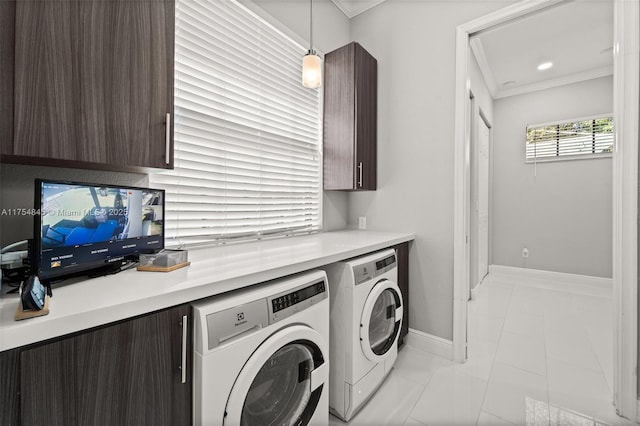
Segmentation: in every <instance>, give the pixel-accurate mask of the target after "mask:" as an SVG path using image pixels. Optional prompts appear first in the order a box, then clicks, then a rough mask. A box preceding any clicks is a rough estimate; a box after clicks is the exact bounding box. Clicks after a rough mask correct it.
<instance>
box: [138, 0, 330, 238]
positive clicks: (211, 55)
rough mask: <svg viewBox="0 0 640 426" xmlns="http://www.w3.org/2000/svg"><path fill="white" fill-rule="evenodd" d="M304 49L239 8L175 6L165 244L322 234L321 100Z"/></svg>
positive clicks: (223, 3)
mask: <svg viewBox="0 0 640 426" xmlns="http://www.w3.org/2000/svg"><path fill="white" fill-rule="evenodd" d="M305 52H306V50H305V48H304V47H302V46H300V45H299V44H297V43H296V42H294V41H292V40H291V39H290V38H289V37H287V36H286V35H284V34H283V33H281V32H280V31H278V30H277V29H276V28H274V27H273V26H272V25H270V24H269V23H267V22H265V21H264V20H263V19H262V18H260V17H258V16H257V15H255V14H254V13H253V12H251V11H249V10H248V9H246V8H245V7H244V6H242V5H240V4H239V3H237V2H236V1H232V0H216V1H194V0H178V1H177V2H176V41H175V137H174V153H175V154H174V166H175V168H174V170H173V171H167V172H160V173H157V174H153V175H152V176H150V181H151V183H152V184H153V185H155V186H157V187H161V188H164V189H166V192H167V196H166V206H167V212H166V221H165V226H166V233H167V243H168V244H169V245H170V244H171V241H169V239H171V238H175V239H176V240H178V241H179V242H180V243H187V244H189V243H191V244H193V243H205V242H210V241H213V240H227V239H232V238H235V239H237V238H248V239H257V238H262V237H263V236H266V235H274V234H295V233H304V232H311V231H315V230H318V229H320V227H321V215H320V193H321V187H320V182H321V175H320V174H321V164H322V163H321V150H320V147H321V145H320V141H321V98H320V91H319V90H312V89H307V88H304V87H303V86H302V83H301V75H302V65H301V63H302V57H303V55H304V54H305Z"/></svg>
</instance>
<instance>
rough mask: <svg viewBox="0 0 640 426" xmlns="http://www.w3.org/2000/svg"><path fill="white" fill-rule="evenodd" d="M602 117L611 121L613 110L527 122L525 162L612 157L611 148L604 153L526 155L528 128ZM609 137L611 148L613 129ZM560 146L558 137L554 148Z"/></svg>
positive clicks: (613, 137) (613, 145) (613, 146)
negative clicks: (576, 116)
mask: <svg viewBox="0 0 640 426" xmlns="http://www.w3.org/2000/svg"><path fill="white" fill-rule="evenodd" d="M602 118H610V119H611V120H612V122H613V112H607V113H602V114H594V115H588V116H584V117H578V118H570V119H564V120H554V121H548V122H544V123H534V124H527V125H526V126H525V132H524V133H525V143H524V159H525V164H535V163H549V162H556V161H573V160H594V159H600V158H611V157H613V150H612V151H611V152H604V153H603V152H600V153H585V154H567V155H560V154H558V155H555V156H544V157H537V156H533V157H528V156H527V145H528V138H527V133H528V130H529V129H530V128H538V127H551V126H560V125H562V124H567V123H575V122H580V121H589V120H597V119H602ZM613 125H614V126H615V123H613ZM611 137H612V139H613V141H612V142H613V144H612V149H614V148H615V131H614V132H612V133H611ZM560 146H561V143H560V139H559V138H558V139H556V147H557V148H556V149H557V150H558V151H557V152H559V149H560Z"/></svg>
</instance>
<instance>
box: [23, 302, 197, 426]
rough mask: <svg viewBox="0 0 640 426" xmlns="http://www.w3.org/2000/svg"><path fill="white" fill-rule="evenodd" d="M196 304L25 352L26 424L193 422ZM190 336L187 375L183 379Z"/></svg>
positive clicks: (24, 413)
mask: <svg viewBox="0 0 640 426" xmlns="http://www.w3.org/2000/svg"><path fill="white" fill-rule="evenodd" d="M190 309H191V308H190V306H188V305H183V306H178V307H175V308H171V309H168V310H164V311H160V312H157V313H153V314H149V315H145V316H142V317H139V318H135V319H132V320H127V321H124V322H120V323H117V324H114V325H109V326H106V327H102V328H99V329H96V330H92V331H88V332H83V333H81V334H78V335H74V336H72V337H68V338H63V339H61V340H57V341H54V342H52V343H47V344H44V345H41V346H37V347H34V348H30V349H26V350H22V351H21V353H20V367H21V368H20V410H21V423H22V424H23V425H30V426H31V425H32V426H36V425H64V426H72V425H78V426H80V425H94V426H98V425H110V426H111V425H155V426H157V425H171V426H176V425H190V424H191V388H192V385H191V365H190V360H191V359H192V355H191V354H192V344H191V337H190V336H191V333H190V332H188V334H187V339H186V342H183V318H186V319H187V324H188V330H191V324H190V321H189V318H190V317H191V315H190ZM183 344H186V349H187V351H186V358H185V359H186V360H187V361H189V362H188V363H187V367H186V382H185V383H183V381H182V370H181V368H182V367H181V366H182V363H183V351H182V348H183Z"/></svg>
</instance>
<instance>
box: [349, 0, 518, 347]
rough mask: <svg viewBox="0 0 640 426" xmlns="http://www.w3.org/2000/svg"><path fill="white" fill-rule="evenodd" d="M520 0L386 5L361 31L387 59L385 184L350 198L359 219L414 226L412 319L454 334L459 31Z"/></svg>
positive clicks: (381, 127)
mask: <svg viewBox="0 0 640 426" xmlns="http://www.w3.org/2000/svg"><path fill="white" fill-rule="evenodd" d="M511 3H513V2H511V1H481V0H480V1H469V2H466V1H465V2H459V1H406V0H387V1H386V2H384V3H382V4H380V5H378V6H376V7H374V8H372V9H370V10H369V11H367V12H365V13H363V14H361V15H358V16H356V17H355V18H354V19H353V20H352V22H351V38H352V39H353V40H357V41H358V42H359V43H360V44H362V46H363V47H364V48H365V49H367V50H368V51H369V52H370V53H371V54H372V55H373V56H375V57H376V58H377V60H378V96H379V97H378V190H377V191H375V192H366V193H354V194H351V195H350V196H349V225H350V226H353V227H355V226H357V223H358V216H367V226H368V229H375V230H394V231H406V232H412V233H414V234H415V236H416V240H415V242H414V243H413V246H412V248H411V251H410V271H409V279H410V289H409V292H410V302H409V326H410V327H411V328H414V329H417V330H420V331H422V332H426V333H430V334H433V335H436V336H439V337H442V338H445V339H452V334H453V193H454V186H453V183H454V164H453V156H454V155H453V152H454V149H453V147H454V146H453V143H454V128H453V111H454V95H455V30H456V27H457V26H458V25H460V24H462V23H465V22H467V21H470V20H472V19H474V18H477V17H480V16H483V15H486V14H487V13H489V12H492V11H494V10H497V9H500V8H502V7H505V6H507V5H508V4H511Z"/></svg>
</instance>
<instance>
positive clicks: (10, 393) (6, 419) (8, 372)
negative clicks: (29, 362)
mask: <svg viewBox="0 0 640 426" xmlns="http://www.w3.org/2000/svg"><path fill="white" fill-rule="evenodd" d="M19 415H20V350H19V349H10V350H8V351H4V352H0V425H2V426H5V425H11V426H13V425H17V424H18V422H19Z"/></svg>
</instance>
